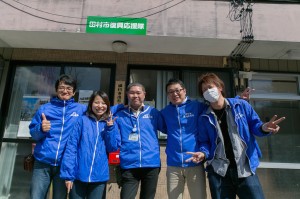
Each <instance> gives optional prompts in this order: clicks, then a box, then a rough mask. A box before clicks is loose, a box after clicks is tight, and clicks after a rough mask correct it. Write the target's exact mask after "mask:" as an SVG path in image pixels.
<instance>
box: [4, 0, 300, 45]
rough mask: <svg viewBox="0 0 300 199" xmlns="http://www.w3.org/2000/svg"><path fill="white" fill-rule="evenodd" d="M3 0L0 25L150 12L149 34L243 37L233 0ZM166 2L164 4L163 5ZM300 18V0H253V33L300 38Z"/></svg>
mask: <svg viewBox="0 0 300 199" xmlns="http://www.w3.org/2000/svg"><path fill="white" fill-rule="evenodd" d="M5 2H7V4H5V3H3V2H0V3H1V6H0V13H1V20H0V30H26V31H50V32H65V31H66V32H85V25H80V24H85V23H86V17H87V16H110V17H111V16H128V17H147V18H148V33H147V35H152V36H179V37H195V38H219V39H221V38H222V39H240V32H239V30H240V24H239V22H238V21H235V22H232V21H230V19H229V17H228V16H229V9H230V7H229V5H230V3H229V2H224V1H201V0H198V1H192V0H186V1H184V2H182V3H180V4H178V5H176V6H174V7H171V6H172V5H175V3H179V2H181V1H179V0H177V1H174V2H172V3H166V2H168V1H166V0H147V1H141V0H110V1H107V0H64V1H60V0H43V1H33V0H28V1H5ZM162 4H164V5H163V6H159V5H162ZM12 6H13V7H14V8H13V7H12ZM155 7H157V8H155ZM169 7H171V8H169ZM153 8H155V9H153ZM164 9H165V10H164ZM162 10H164V11H162ZM141 11H143V12H141ZM137 12H138V13H137ZM133 13H137V14H133ZM154 13H158V14H154ZM299 18H300V4H258V3H257V4H254V5H253V30H254V35H255V39H256V40H267V41H290V42H299V41H300V28H299V23H298V19H299Z"/></svg>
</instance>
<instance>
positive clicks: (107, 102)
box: [87, 91, 110, 119]
mask: <svg viewBox="0 0 300 199" xmlns="http://www.w3.org/2000/svg"><path fill="white" fill-rule="evenodd" d="M96 96H99V97H101V98H102V99H103V101H104V103H105V104H106V105H107V109H106V111H105V113H104V114H103V115H102V117H103V119H108V117H109V114H110V103H109V99H108V96H107V94H106V93H105V92H103V91H94V92H93V93H92V95H91V96H90V100H89V104H88V108H87V113H88V114H89V115H90V114H93V115H94V113H93V110H92V105H93V102H94V100H95V98H96Z"/></svg>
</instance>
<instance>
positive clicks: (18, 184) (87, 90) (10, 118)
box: [0, 63, 114, 198]
mask: <svg viewBox="0 0 300 199" xmlns="http://www.w3.org/2000/svg"><path fill="white" fill-rule="evenodd" d="M15 68H16V70H15V73H14V74H15V75H14V77H13V84H12V88H11V96H10V102H9V109H8V115H7V118H6V121H5V127H4V128H5V130H4V136H3V143H2V147H1V154H0V168H1V169H0V198H8V197H12V198H29V186H30V181H31V173H27V172H26V171H24V170H23V158H24V156H25V155H28V154H29V153H30V152H31V151H32V141H31V140H30V139H28V137H30V134H29V129H28V125H29V123H30V121H31V118H32V117H33V115H34V114H35V112H36V110H37V109H38V108H39V106H40V105H42V104H44V103H47V102H48V101H49V100H50V98H51V97H52V96H54V95H55V93H56V92H55V81H56V80H57V79H58V77H59V75H60V74H69V75H71V76H72V77H74V78H75V79H77V87H78V88H77V91H76V95H75V97H74V98H75V101H78V102H79V103H87V100H88V98H89V96H90V94H91V92H92V91H95V90H102V91H105V92H106V93H107V94H108V95H109V97H110V99H112V95H113V85H114V84H112V83H111V82H112V77H111V74H112V71H111V70H112V66H110V65H108V66H102V65H101V66H95V65H93V66H92V67H91V66H90V65H72V64H65V65H61V64H57V65H55V64H51V65H50V64H18V63H16V64H15ZM3 100H5V98H4V99H3ZM24 138H26V139H24ZM20 176H22V178H20Z"/></svg>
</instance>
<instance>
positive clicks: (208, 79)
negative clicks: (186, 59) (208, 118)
mask: <svg viewBox="0 0 300 199" xmlns="http://www.w3.org/2000/svg"><path fill="white" fill-rule="evenodd" d="M202 84H214V85H216V86H217V87H218V88H222V92H221V93H222V95H223V97H225V85H224V82H223V81H222V80H221V79H220V78H219V77H218V76H217V75H216V74H215V73H206V74H203V75H201V76H200V77H199V82H198V89H199V95H200V97H203V92H202Z"/></svg>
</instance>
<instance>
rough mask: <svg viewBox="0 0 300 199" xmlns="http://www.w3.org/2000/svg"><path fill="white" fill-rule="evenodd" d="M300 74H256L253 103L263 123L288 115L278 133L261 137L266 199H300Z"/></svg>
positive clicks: (263, 184)
mask: <svg viewBox="0 0 300 199" xmlns="http://www.w3.org/2000/svg"><path fill="white" fill-rule="evenodd" d="M299 80H300V75H293V74H268V73H254V74H252V79H250V80H249V82H248V84H249V86H250V87H252V88H255V91H254V92H253V93H252V94H251V104H252V106H253V108H254V109H255V111H256V112H257V113H258V115H259V116H260V118H261V120H262V121H269V120H270V118H271V117H272V116H273V115H278V117H282V116H285V117H286V120H284V121H283V122H281V123H280V124H279V125H280V131H279V133H278V134H276V135H273V136H269V137H264V138H257V140H258V144H259V146H260V149H261V151H262V154H263V157H262V159H261V164H260V168H261V169H259V170H258V173H261V175H260V178H261V182H262V186H263V188H264V190H265V195H266V198H299V196H300V191H299V188H298V179H299V178H300V156H299V154H300V147H299V143H300V123H299V115H300V95H299Z"/></svg>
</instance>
